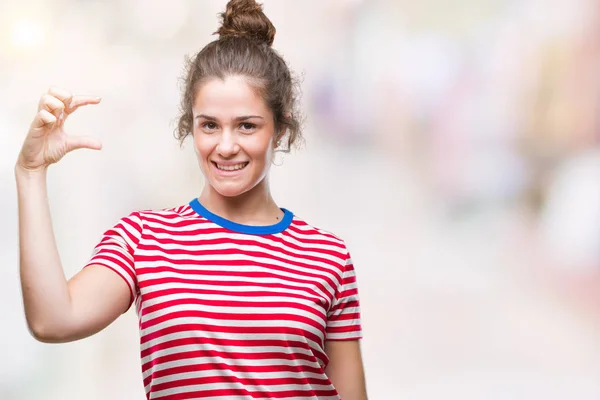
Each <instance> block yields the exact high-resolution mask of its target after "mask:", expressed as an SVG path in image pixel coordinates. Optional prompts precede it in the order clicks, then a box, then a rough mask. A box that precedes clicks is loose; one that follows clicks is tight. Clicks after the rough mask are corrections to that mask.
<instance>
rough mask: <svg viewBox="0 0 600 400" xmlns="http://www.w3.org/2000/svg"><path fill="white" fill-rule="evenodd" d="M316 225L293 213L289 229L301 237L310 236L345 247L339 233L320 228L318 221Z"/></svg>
mask: <svg viewBox="0 0 600 400" xmlns="http://www.w3.org/2000/svg"><path fill="white" fill-rule="evenodd" d="M317 225H319V226H317ZM317 225H315V224H312V223H309V222H307V221H306V220H305V219H304V218H302V217H299V216H298V215H296V214H294V218H293V220H292V223H291V225H290V230H291V231H292V232H294V233H296V234H297V235H301V236H303V237H307V238H312V239H315V240H323V241H326V242H330V243H331V244H334V245H337V246H339V247H341V248H344V249H345V248H346V243H345V241H344V239H342V238H341V237H340V236H339V235H337V234H336V233H333V232H332V231H329V230H327V229H323V228H321V227H320V226H321V224H320V223H319V224H317Z"/></svg>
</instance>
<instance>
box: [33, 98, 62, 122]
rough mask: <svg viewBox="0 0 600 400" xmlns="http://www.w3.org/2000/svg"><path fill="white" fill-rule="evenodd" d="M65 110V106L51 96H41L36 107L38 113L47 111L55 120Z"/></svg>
mask: <svg viewBox="0 0 600 400" xmlns="http://www.w3.org/2000/svg"><path fill="white" fill-rule="evenodd" d="M65 108H66V107H65V104H64V103H63V102H62V101H60V100H59V99H57V98H56V97H54V96H52V95H51V94H45V95H43V96H42V98H41V99H40V103H39V106H38V110H39V111H41V110H47V111H49V112H50V113H52V114H54V116H55V117H57V118H58V117H60V115H61V114H62V113H63V111H64V109H65Z"/></svg>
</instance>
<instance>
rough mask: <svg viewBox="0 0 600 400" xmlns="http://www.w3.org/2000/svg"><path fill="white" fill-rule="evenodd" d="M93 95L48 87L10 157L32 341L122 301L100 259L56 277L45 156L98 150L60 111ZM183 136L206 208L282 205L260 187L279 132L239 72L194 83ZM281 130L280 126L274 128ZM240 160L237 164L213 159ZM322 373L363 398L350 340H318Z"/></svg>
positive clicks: (113, 311)
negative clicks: (323, 357)
mask: <svg viewBox="0 0 600 400" xmlns="http://www.w3.org/2000/svg"><path fill="white" fill-rule="evenodd" d="M99 102H100V99H99V98H96V97H85V96H73V95H72V94H71V93H69V92H68V91H66V90H63V89H59V88H51V89H50V90H49V91H48V92H47V93H46V94H44V95H43V96H42V98H41V99H40V103H39V105H38V113H37V114H36V116H35V117H34V119H33V122H32V124H31V127H30V130H29V132H28V134H27V137H26V139H25V141H24V143H23V147H22V150H21V153H20V154H19V158H18V161H17V163H16V165H15V178H16V181H17V191H18V204H19V240H20V247H19V251H20V253H19V254H20V275H21V286H22V294H23V302H24V308H25V315H26V319H27V324H28V327H29V329H30V332H31V333H32V335H33V336H34V337H35V338H36V339H37V340H39V341H41V342H47V343H64V342H70V341H74V340H79V339H82V338H85V337H88V336H91V335H93V334H95V333H97V332H99V331H101V330H102V329H104V328H105V327H107V326H108V325H110V324H111V323H112V322H113V321H114V320H116V319H117V318H118V317H119V316H120V315H121V314H122V313H123V312H125V311H126V310H127V307H128V306H129V300H130V293H129V288H128V287H127V285H126V283H125V282H124V281H123V280H122V279H121V278H120V277H119V276H118V275H117V274H115V273H114V272H112V271H110V270H108V269H107V268H105V267H103V266H100V265H91V266H89V267H87V268H85V269H83V270H81V271H79V272H78V273H77V274H76V275H75V276H74V277H72V278H71V279H70V280H67V279H66V278H65V275H64V272H63V268H62V265H61V261H60V257H59V254H58V250H57V246H56V242H55V239H54V233H53V228H52V222H51V218H50V210H49V205H48V200H47V186H46V173H47V169H48V166H50V165H51V164H53V163H56V162H58V161H60V160H61V159H62V157H64V156H65V155H66V154H67V153H68V152H70V151H73V150H77V149H92V150H100V149H101V147H102V145H101V143H100V142H99V141H97V140H96V139H93V138H89V137H82V136H72V135H68V134H67V133H66V131H65V121H66V120H67V119H68V116H69V115H70V114H71V113H73V112H74V111H76V110H77V109H78V108H79V107H81V106H85V105H94V104H98V103H99ZM192 111H193V116H194V124H193V139H194V149H195V151H196V154H197V157H198V163H199V166H200V168H201V170H202V172H203V174H204V176H205V178H206V185H204V189H203V191H202V193H201V195H200V198H199V200H200V202H201V203H202V204H203V205H204V207H206V208H207V209H209V210H210V211H211V212H213V213H215V214H217V215H220V216H222V217H224V218H227V219H229V220H231V221H234V222H237V223H241V224H247V225H271V224H273V223H276V222H277V221H278V220H280V219H281V218H282V216H283V212H282V211H281V209H280V208H279V207H278V206H277V204H276V203H275V201H274V200H273V198H272V196H271V192H270V189H269V181H268V174H269V169H270V166H271V164H272V159H273V155H274V149H275V147H276V141H277V139H278V138H279V136H280V135H279V134H276V132H275V124H274V119H273V114H272V112H271V110H270V109H269V108H268V106H267V105H266V104H265V102H264V101H263V100H262V99H261V98H260V97H259V96H258V95H257V94H256V92H255V91H254V90H253V89H252V87H251V86H249V85H248V84H247V83H246V80H245V79H244V78H243V77H239V76H231V77H227V78H225V79H224V80H221V79H211V80H208V81H206V82H204V83H203V85H202V86H201V87H200V88H199V90H198V92H197V93H196V96H195V99H194V104H193V109H192ZM280 133H281V132H280ZM215 164H218V165H226V166H231V165H235V164H241V165H244V168H243V169H241V170H239V171H237V172H226V173H223V172H222V171H220V170H219V169H218V168H217V166H216V165H215ZM325 352H326V354H327V356H328V357H329V359H330V362H329V364H328V366H327V368H326V373H327V375H328V376H329V378H330V380H331V381H332V383H333V384H334V386H335V387H336V389H337V390H338V392H339V393H340V395H341V397H342V398H343V399H344V400H365V399H367V395H366V389H365V379H364V370H363V363H362V358H361V352H360V344H359V341H357V340H351V341H327V342H326V346H325Z"/></svg>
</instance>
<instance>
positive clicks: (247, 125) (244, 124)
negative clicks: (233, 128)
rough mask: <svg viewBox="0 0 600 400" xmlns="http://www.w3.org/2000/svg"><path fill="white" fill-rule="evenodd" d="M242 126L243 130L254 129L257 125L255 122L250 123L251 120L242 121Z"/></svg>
mask: <svg viewBox="0 0 600 400" xmlns="http://www.w3.org/2000/svg"><path fill="white" fill-rule="evenodd" d="M240 128H241V129H242V130H243V131H251V130H253V129H254V128H256V125H254V124H251V123H249V122H242V123H241V124H240Z"/></svg>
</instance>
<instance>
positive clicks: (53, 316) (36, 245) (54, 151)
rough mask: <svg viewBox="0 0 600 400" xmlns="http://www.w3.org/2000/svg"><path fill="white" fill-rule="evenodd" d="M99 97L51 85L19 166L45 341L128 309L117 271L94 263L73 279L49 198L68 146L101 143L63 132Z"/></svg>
mask: <svg viewBox="0 0 600 400" xmlns="http://www.w3.org/2000/svg"><path fill="white" fill-rule="evenodd" d="M98 101H99V100H97V99H93V98H74V97H72V96H71V95H70V94H68V93H67V92H64V91H62V90H59V89H51V90H50V91H49V92H48V93H47V94H46V95H44V96H43V97H42V99H41V100H40V104H39V110H38V114H37V115H36V117H35V118H34V120H33V122H32V125H31V128H30V131H29V133H28V135H27V138H26V139H25V142H24V144H23V148H22V150H21V154H20V155H19V159H18V161H17V164H16V166H15V178H16V182H17V193H18V205H19V257H20V277H21V289H22V296H23V304H24V308H25V316H26V319H27V324H28V327H29V329H30V331H31V333H32V335H33V336H34V337H35V338H36V339H38V340H40V341H43V342H67V341H72V340H76V339H80V338H83V337H86V336H89V335H91V334H93V333H95V332H97V331H99V330H101V329H103V328H104V327H106V326H107V325H108V324H110V323H111V322H112V321H113V320H114V319H116V318H117V317H118V316H119V315H120V314H121V313H122V312H124V311H125V310H126V309H127V306H128V304H129V301H130V291H129V288H128V286H127V284H126V283H125V282H124V281H123V280H122V279H121V278H120V277H119V276H118V275H117V274H115V273H114V272H112V271H108V270H107V269H106V268H104V267H99V266H89V267H87V268H85V269H83V270H82V271H80V272H79V273H78V274H77V275H76V276H75V277H73V278H72V279H71V280H70V281H69V282H67V280H66V278H65V275H64V272H63V268H62V265H61V261H60V257H59V254H58V250H57V247H56V242H55V239H54V232H53V229H52V221H51V218H50V210H49V205H48V199H47V186H46V171H47V167H48V166H49V165H50V164H52V163H54V162H57V161H58V160H60V159H61V158H62V156H64V154H66V153H67V152H68V151H71V150H74V149H77V148H84V147H85V148H94V149H98V148H99V144H97V143H96V142H94V141H93V140H90V139H89V138H82V137H69V136H67V135H66V134H65V133H64V131H63V124H64V119H65V118H66V116H67V115H69V114H70V113H71V112H73V111H75V110H76V109H77V108H78V107H79V106H81V105H85V104H94V103H97V102H98Z"/></svg>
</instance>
